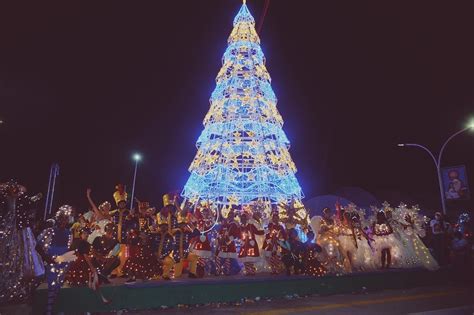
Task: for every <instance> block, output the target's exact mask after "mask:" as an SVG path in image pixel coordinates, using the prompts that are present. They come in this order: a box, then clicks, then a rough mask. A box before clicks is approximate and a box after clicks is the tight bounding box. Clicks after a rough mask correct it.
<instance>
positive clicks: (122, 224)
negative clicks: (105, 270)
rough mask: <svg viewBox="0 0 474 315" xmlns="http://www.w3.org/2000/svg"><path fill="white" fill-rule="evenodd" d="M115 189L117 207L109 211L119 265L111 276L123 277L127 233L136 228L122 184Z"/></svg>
mask: <svg viewBox="0 0 474 315" xmlns="http://www.w3.org/2000/svg"><path fill="white" fill-rule="evenodd" d="M115 189H116V191H115V192H114V195H113V197H114V200H115V204H116V205H117V207H118V208H117V209H115V210H113V211H111V213H110V214H111V215H112V221H113V223H114V224H115V230H114V235H115V238H116V240H117V241H118V242H119V244H120V253H119V259H120V265H119V266H118V267H117V269H116V270H114V271H113V273H112V275H113V277H124V276H125V275H124V274H123V271H122V269H123V266H124V265H125V262H126V261H127V259H128V257H129V253H128V244H127V234H128V232H129V231H130V230H131V229H134V228H135V229H136V228H137V227H136V224H134V223H136V220H133V215H132V213H131V211H130V210H128V209H127V197H128V194H127V193H126V192H125V187H124V185H123V184H118V185H117V186H115Z"/></svg>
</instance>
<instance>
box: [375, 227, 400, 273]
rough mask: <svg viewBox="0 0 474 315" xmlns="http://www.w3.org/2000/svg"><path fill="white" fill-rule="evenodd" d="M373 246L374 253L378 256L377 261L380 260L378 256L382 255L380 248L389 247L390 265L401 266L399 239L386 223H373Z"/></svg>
mask: <svg viewBox="0 0 474 315" xmlns="http://www.w3.org/2000/svg"><path fill="white" fill-rule="evenodd" d="M374 239H375V242H374V247H375V250H376V254H377V257H378V259H377V260H378V261H380V257H381V255H382V250H384V249H389V250H390V256H391V257H392V259H391V266H395V267H401V266H402V263H401V260H402V253H403V246H402V243H401V242H400V240H399V239H397V237H396V236H395V234H394V232H393V230H392V229H391V227H390V225H388V224H386V223H382V224H378V223H375V224H374Z"/></svg>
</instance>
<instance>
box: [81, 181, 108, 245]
mask: <svg viewBox="0 0 474 315" xmlns="http://www.w3.org/2000/svg"><path fill="white" fill-rule="evenodd" d="M91 193H92V190H91V189H90V188H88V189H87V191H86V197H87V201H88V202H89V205H90V206H91V209H92V212H93V214H94V215H93V216H91V215H90V213H89V214H88V215H87V217H90V220H91V221H90V222H91V223H90V227H91V233H90V234H89V237H88V238H87V241H88V242H89V243H90V244H92V243H93V242H94V240H95V238H96V237H98V236H102V235H104V234H105V226H106V225H107V224H109V223H111V222H112V215H111V214H110V209H111V208H112V206H111V205H110V203H109V202H108V201H105V202H103V203H102V204H100V205H99V206H96V204H95V202H94V201H93V200H92V197H91Z"/></svg>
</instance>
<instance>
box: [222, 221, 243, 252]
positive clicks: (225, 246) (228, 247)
mask: <svg viewBox="0 0 474 315" xmlns="http://www.w3.org/2000/svg"><path fill="white" fill-rule="evenodd" d="M218 235H219V236H218V238H219V244H218V248H217V251H218V252H217V257H219V258H237V248H236V246H235V240H236V239H238V238H239V237H240V229H239V226H238V225H237V223H236V222H225V223H223V224H222V225H221V226H220V227H219V230H218Z"/></svg>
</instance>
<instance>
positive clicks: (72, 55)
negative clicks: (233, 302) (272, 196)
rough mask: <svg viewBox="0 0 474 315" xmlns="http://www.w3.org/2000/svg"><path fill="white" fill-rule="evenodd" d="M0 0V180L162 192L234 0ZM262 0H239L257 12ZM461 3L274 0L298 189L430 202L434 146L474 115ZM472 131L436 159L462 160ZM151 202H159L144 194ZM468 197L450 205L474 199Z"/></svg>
mask: <svg viewBox="0 0 474 315" xmlns="http://www.w3.org/2000/svg"><path fill="white" fill-rule="evenodd" d="M12 3H13V1H12V2H11V3H9V4H6V3H2V4H1V5H0V35H1V44H0V45H1V46H0V119H2V120H4V123H3V124H1V125H0V142H1V148H2V149H1V151H0V156H1V163H0V181H4V180H7V179H10V178H16V179H17V180H19V181H20V182H21V183H24V184H25V185H26V186H27V187H28V188H29V190H30V191H31V192H37V191H42V192H46V188H47V184H48V176H49V167H50V165H51V163H52V162H58V163H59V164H60V167H61V171H60V177H59V182H58V186H57V190H58V194H57V202H58V203H69V204H73V205H76V206H79V207H82V208H83V207H85V206H86V200H85V190H86V188H87V187H91V188H92V189H93V196H94V197H95V199H96V200H97V201H102V200H105V199H108V200H110V201H112V193H113V191H114V185H115V184H116V183H118V182H123V183H125V184H127V185H128V186H129V187H130V185H131V181H132V175H133V161H132V160H131V155H132V153H133V152H135V151H138V152H141V153H142V154H143V156H144V160H143V162H142V163H141V164H140V165H139V171H138V181H137V196H138V197H139V198H140V199H143V200H150V201H152V202H153V203H154V204H156V205H158V206H161V195H162V194H163V193H164V192H167V191H170V190H181V189H182V187H183V185H184V183H185V181H186V180H187V177H188V172H187V168H188V166H189V164H190V162H191V161H192V159H193V158H194V155H195V152H196V148H195V141H196V140H197V138H198V136H199V133H200V131H201V130H202V129H203V126H202V120H203V118H204V116H205V114H206V112H207V111H208V109H209V102H208V100H209V97H210V94H211V92H212V90H213V89H214V87H215V81H214V79H215V76H216V75H217V72H218V71H219V69H220V66H221V57H222V54H223V53H224V51H225V48H226V45H227V42H226V41H227V37H228V35H229V34H230V31H231V29H232V20H233V18H234V16H235V14H236V13H237V11H238V9H239V7H240V3H241V1H239V0H216V1H210V0H200V1H184V0H182V1H146V2H145V1H127V2H117V1H108V2H107V1H89V2H87V3H85V2H79V1H75V2H73V1H62V2H56V3H48V2H31V3H30V4H28V5H27V4H25V3H19V2H15V4H12ZM263 5H264V1H263V0H248V6H249V8H250V10H251V12H252V13H253V15H254V17H255V18H256V20H257V21H258V19H259V17H260V15H261V12H262V8H263ZM473 16H474V2H472V1H448V2H446V1H372V2H364V1H315V0H307V1H283V0H272V1H271V4H270V7H269V10H268V14H267V16H266V18H265V22H264V25H263V30H262V33H261V34H260V35H261V40H262V49H263V51H264V53H265V56H266V59H267V68H268V70H269V72H270V75H271V76H272V86H273V89H274V91H275V94H276V95H277V97H278V99H279V102H278V105H277V106H278V109H279V110H280V113H281V114H282V116H283V119H284V121H285V125H284V130H285V132H286V133H287V135H288V137H289V139H290V141H291V143H292V147H291V149H290V153H291V155H292V157H293V159H294V161H295V163H296V166H297V167H298V173H297V178H298V179H299V181H300V184H301V185H302V188H303V191H304V193H305V195H306V196H307V197H312V196H316V195H319V194H326V193H331V192H334V191H336V190H337V189H338V188H340V187H343V186H358V187H362V188H364V189H366V190H368V191H370V192H372V193H373V194H375V195H376V196H378V197H379V198H380V199H382V200H383V199H385V198H389V197H390V196H393V194H392V193H390V191H395V192H400V193H401V195H404V196H406V197H407V198H412V200H415V201H417V202H419V203H420V204H421V205H422V206H424V207H426V208H431V209H434V208H437V207H439V206H438V205H439V193H438V185H437V179H436V173H435V168H434V165H433V163H432V161H431V159H430V157H429V156H428V155H427V154H426V153H424V152H423V151H421V150H418V149H415V148H398V147H397V143H399V142H415V143H421V144H425V145H427V146H428V147H430V148H433V149H434V150H435V151H436V152H437V151H438V150H439V147H440V146H441V144H442V142H443V141H444V140H445V139H446V138H447V137H448V136H449V135H451V134H452V133H454V132H455V131H458V130H460V129H462V128H463V127H464V126H465V124H466V123H467V122H468V120H469V119H470V117H474V57H473V56H474V45H473V38H474V37H473V35H474V34H473V33H474V19H473ZM473 145H474V133H465V134H463V135H460V136H458V137H457V138H455V139H454V140H453V141H452V142H451V143H450V145H449V146H448V148H447V150H446V153H445V155H444V159H443V165H445V166H451V165H459V164H463V165H466V166H467V168H468V172H469V180H470V184H471V191H473V190H474V149H473ZM158 202H160V203H159V204H157V203H158ZM473 206H474V201H473V200H472V199H471V201H470V202H464V203H455V204H451V208H452V209H460V208H473Z"/></svg>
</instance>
